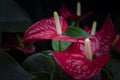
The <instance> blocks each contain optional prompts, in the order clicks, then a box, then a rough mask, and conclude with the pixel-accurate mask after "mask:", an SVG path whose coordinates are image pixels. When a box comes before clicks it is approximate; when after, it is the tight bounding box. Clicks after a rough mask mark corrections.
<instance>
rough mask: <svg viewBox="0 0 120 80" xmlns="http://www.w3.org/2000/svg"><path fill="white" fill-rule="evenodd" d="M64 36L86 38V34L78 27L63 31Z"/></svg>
mask: <svg viewBox="0 0 120 80" xmlns="http://www.w3.org/2000/svg"><path fill="white" fill-rule="evenodd" d="M65 35H68V36H72V37H87V36H88V33H87V32H86V31H84V30H83V29H81V28H79V27H69V28H68V29H67V30H66V31H65Z"/></svg>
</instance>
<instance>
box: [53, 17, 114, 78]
mask: <svg viewBox="0 0 120 80" xmlns="http://www.w3.org/2000/svg"><path fill="white" fill-rule="evenodd" d="M88 38H89V39H90V42H91V47H92V48H91V50H92V54H93V56H94V57H93V59H92V60H88V59H87V58H86V56H85V54H86V53H85V45H84V40H85V39H84V38H78V42H73V43H72V44H71V46H70V47H68V49H66V50H65V51H63V52H54V53H53V55H54V57H55V59H56V61H57V62H58V64H59V65H60V66H61V67H62V68H63V70H64V71H65V72H66V73H68V74H69V75H70V76H72V77H73V78H75V79H77V80H86V79H88V78H90V77H93V76H95V75H96V74H98V73H99V72H100V70H101V68H102V67H103V66H104V65H105V64H106V63H107V62H108V61H109V59H110V54H109V52H110V49H111V47H112V42H113V40H114V38H115V32H114V28H113V24H112V22H111V19H110V17H107V18H106V20H105V22H104V24H103V26H102V28H101V29H100V31H98V32H97V34H95V36H91V35H90V36H88Z"/></svg>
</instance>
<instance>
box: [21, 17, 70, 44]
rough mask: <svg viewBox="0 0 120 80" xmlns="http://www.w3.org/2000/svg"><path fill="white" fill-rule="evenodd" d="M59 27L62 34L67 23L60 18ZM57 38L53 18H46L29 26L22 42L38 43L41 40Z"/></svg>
mask: <svg viewBox="0 0 120 80" xmlns="http://www.w3.org/2000/svg"><path fill="white" fill-rule="evenodd" d="M60 25H61V29H62V32H64V31H65V30H66V29H67V27H68V24H67V22H66V21H65V20H64V19H63V18H62V17H60ZM56 36H58V34H57V31H56V26H55V21H54V18H53V17H51V18H47V19H42V20H40V21H38V22H36V23H34V24H33V25H31V26H30V27H29V28H28V29H27V30H26V32H25V34H24V38H23V41H24V42H30V41H32V42H33V41H38V40H41V39H52V38H53V37H56Z"/></svg>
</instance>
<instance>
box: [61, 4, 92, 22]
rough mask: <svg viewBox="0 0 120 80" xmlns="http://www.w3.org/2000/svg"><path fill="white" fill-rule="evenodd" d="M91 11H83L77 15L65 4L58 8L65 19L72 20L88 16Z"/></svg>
mask: <svg viewBox="0 0 120 80" xmlns="http://www.w3.org/2000/svg"><path fill="white" fill-rule="evenodd" d="M92 14H93V13H92V12H91V11H90V12H88V13H85V14H83V15H81V16H77V15H76V14H74V13H72V12H71V11H70V9H69V8H67V7H66V6H62V7H61V8H60V15H61V16H62V17H64V18H66V19H74V20H83V19H85V18H87V17H89V16H90V15H92Z"/></svg>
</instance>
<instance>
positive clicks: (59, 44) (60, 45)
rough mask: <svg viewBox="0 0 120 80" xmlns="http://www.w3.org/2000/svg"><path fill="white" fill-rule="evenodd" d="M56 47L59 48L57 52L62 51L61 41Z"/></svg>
mask: <svg viewBox="0 0 120 80" xmlns="http://www.w3.org/2000/svg"><path fill="white" fill-rule="evenodd" d="M58 46H59V51H62V49H61V47H62V45H61V41H60V40H59V42H58Z"/></svg>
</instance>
